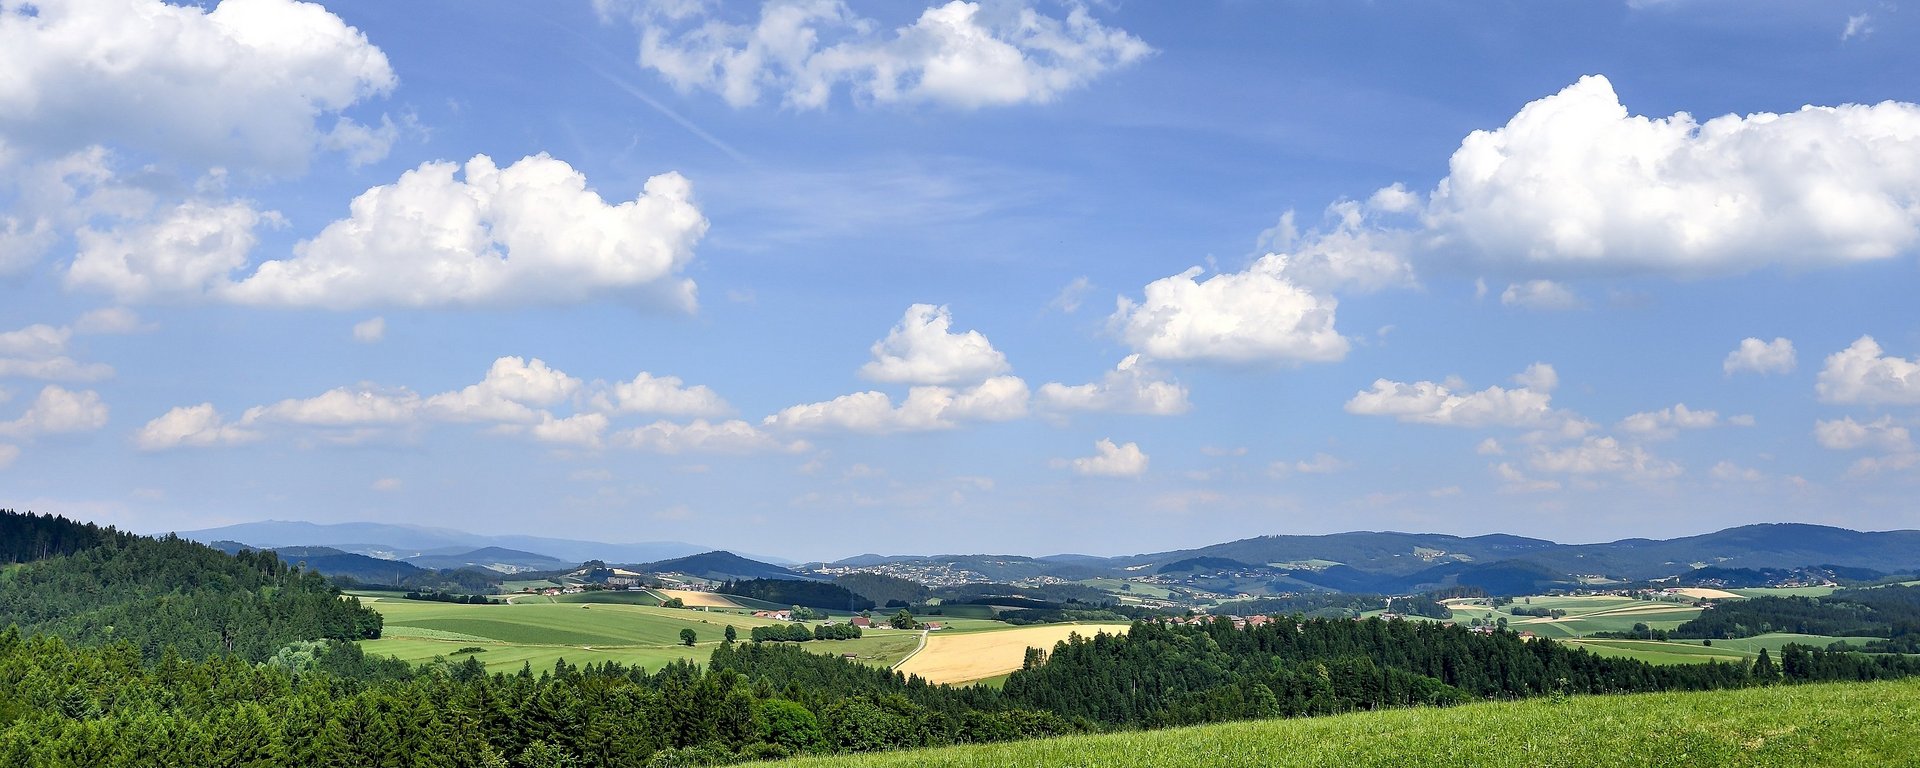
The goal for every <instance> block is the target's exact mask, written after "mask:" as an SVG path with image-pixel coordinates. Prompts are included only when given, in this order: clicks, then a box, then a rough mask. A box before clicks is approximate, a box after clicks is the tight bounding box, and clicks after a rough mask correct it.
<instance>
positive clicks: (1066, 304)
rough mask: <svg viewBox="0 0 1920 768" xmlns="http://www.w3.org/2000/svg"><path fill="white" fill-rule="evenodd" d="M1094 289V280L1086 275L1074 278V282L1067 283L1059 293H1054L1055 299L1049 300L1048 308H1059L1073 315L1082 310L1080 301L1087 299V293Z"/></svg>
mask: <svg viewBox="0 0 1920 768" xmlns="http://www.w3.org/2000/svg"><path fill="white" fill-rule="evenodd" d="M1092 291H1093V281H1091V280H1088V279H1087V276H1086V275H1081V276H1079V277H1076V278H1074V279H1073V281H1072V282H1070V283H1067V285H1066V287H1065V288H1061V289H1060V292H1059V293H1057V294H1054V297H1053V300H1052V301H1049V302H1047V308H1049V309H1057V310H1060V311H1061V312H1065V313H1067V314H1069V315H1071V314H1073V313H1075V312H1078V311H1080V303H1081V302H1082V301H1085V300H1086V298H1087V294H1088V293H1091V292H1092Z"/></svg>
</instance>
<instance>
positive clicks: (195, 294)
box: [66, 201, 281, 301]
mask: <svg viewBox="0 0 1920 768" xmlns="http://www.w3.org/2000/svg"><path fill="white" fill-rule="evenodd" d="M280 222H281V219H280V216H279V214H277V213H273V212H266V213H262V212H260V211H256V210H254V209H253V206H252V205H251V204H249V203H246V202H239V201H234V202H226V203H220V204H214V203H208V202H203V201H188V202H185V203H181V204H180V205H178V206H175V207H174V208H172V209H171V210H168V211H165V212H162V213H161V214H159V215H158V216H156V217H154V218H152V219H147V220H138V221H134V222H131V223H127V224H125V225H124V226H121V227H117V228H112V229H107V230H95V229H93V228H91V227H82V228H81V229H80V230H79V232H77V233H75V235H74V238H75V240H76V241H77V244H78V246H79V252H78V253H77V254H75V255H74V258H73V264H72V265H71V266H70V267H68V269H67V274H66V282H67V285H68V287H72V288H81V289H86V290H94V291H100V292H103V293H107V294H110V295H112V296H113V297H114V298H116V299H118V300H120V301H149V300H155V299H162V300H187V299H196V298H201V297H204V296H206V295H207V294H208V293H209V291H212V290H215V289H218V288H221V287H223V286H226V285H227V282H226V281H227V276H228V275H229V274H231V273H232V272H233V271H234V270H236V269H240V268H241V267H243V266H245V265H246V263H247V258H248V255H249V254H251V253H252V252H253V247H254V245H255V244H256V243H258V242H259V238H258V236H257V235H255V233H254V230H255V229H257V228H258V227H259V226H260V225H262V224H275V225H277V224H278V223H280Z"/></svg>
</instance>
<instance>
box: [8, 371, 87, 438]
mask: <svg viewBox="0 0 1920 768" xmlns="http://www.w3.org/2000/svg"><path fill="white" fill-rule="evenodd" d="M106 425H107V404H106V403H104V402H102V401H101V400H100V393H98V392H94V391H92V390H80V391H77V392H76V391H73V390H69V389H66V388H64V387H61V386H59V385H57V384H49V385H47V386H46V387H45V388H43V389H41V390H40V394H39V396H37V397H35V398H34V400H33V403H32V404H31V405H29V406H27V410H26V412H25V413H22V414H20V416H19V417H17V418H15V419H13V420H11V421H4V422H0V437H9V438H15V439H32V438H35V437H39V436H41V435H62V434H71V433H75V432H92V431H94V430H97V429H99V428H101V427H104V426H106Z"/></svg>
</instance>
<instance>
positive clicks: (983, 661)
mask: <svg viewBox="0 0 1920 768" xmlns="http://www.w3.org/2000/svg"><path fill="white" fill-rule="evenodd" d="M1127 629H1128V625H1125V624H1043V625H1036V626H1030V627H1016V628H1013V629H1004V630H1000V631H997V632H960V633H954V634H946V632H947V631H948V630H941V631H939V632H930V633H928V635H927V647H925V648H923V649H921V650H920V652H919V653H916V654H914V655H913V656H911V657H909V658H908V659H907V660H906V661H905V662H902V663H901V664H900V666H898V667H896V669H898V670H899V671H901V672H904V673H906V674H909V675H919V676H920V677H922V678H924V679H925V680H927V681H928V682H933V683H966V682H972V681H974V680H982V679H986V678H989V677H998V676H1001V675H1005V674H1007V673H1009V672H1012V671H1014V670H1016V669H1019V668H1020V665H1021V664H1022V663H1023V662H1025V661H1026V656H1027V649H1028V648H1030V647H1031V648H1041V649H1044V650H1048V651H1051V650H1053V645H1054V643H1058V642H1060V641H1062V640H1065V639H1067V636H1068V635H1070V634H1079V635H1080V636H1081V637H1087V636H1090V635H1092V634H1094V633H1098V632H1107V633H1112V634H1124V633H1125V632H1126V631H1127Z"/></svg>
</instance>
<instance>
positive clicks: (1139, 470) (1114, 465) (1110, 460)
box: [1067, 438, 1147, 477]
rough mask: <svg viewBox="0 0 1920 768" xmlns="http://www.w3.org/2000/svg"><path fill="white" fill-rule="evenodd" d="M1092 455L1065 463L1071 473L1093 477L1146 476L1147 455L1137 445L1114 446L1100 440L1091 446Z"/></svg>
mask: <svg viewBox="0 0 1920 768" xmlns="http://www.w3.org/2000/svg"><path fill="white" fill-rule="evenodd" d="M1093 449H1094V455H1092V456H1084V457H1081V458H1077V459H1073V460H1072V461H1070V462H1067V465H1068V466H1070V467H1072V468H1073V471H1074V472H1076V473H1079V474H1082V475H1088V476H1093V477H1139V476H1141V475H1143V474H1146V471H1147V454H1146V453H1145V452H1143V451H1141V450H1140V445H1139V444H1138V443H1123V444H1120V445H1115V444H1114V442H1113V441H1112V440H1109V439H1106V438H1101V439H1100V440H1099V441H1097V442H1095V443H1094V444H1093Z"/></svg>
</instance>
